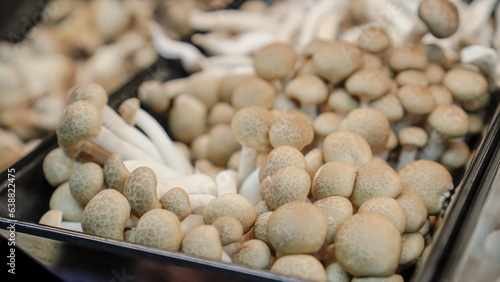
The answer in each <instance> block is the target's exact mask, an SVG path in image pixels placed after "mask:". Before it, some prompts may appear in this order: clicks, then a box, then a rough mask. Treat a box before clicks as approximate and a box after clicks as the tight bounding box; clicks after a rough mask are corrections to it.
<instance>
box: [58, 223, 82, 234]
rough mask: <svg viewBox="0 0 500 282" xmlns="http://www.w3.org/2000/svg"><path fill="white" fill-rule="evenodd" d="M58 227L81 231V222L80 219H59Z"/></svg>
mask: <svg viewBox="0 0 500 282" xmlns="http://www.w3.org/2000/svg"><path fill="white" fill-rule="evenodd" d="M58 227H61V228H64V229H68V230H71V231H76V232H83V231H82V223H81V222H80V221H61V224H60V226H58Z"/></svg>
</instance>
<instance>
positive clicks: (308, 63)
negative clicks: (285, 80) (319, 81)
mask: <svg viewBox="0 0 500 282" xmlns="http://www.w3.org/2000/svg"><path fill="white" fill-rule="evenodd" d="M303 75H316V72H315V71H314V63H313V60H312V59H311V58H307V59H305V60H304V61H303V62H302V64H301V65H300V67H299V69H298V70H297V71H296V72H295V76H296V77H299V76H303Z"/></svg>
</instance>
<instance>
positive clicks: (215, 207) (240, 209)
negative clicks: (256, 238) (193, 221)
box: [203, 194, 257, 233]
mask: <svg viewBox="0 0 500 282" xmlns="http://www.w3.org/2000/svg"><path fill="white" fill-rule="evenodd" d="M222 216H230V217H234V218H236V219H237V220H239V221H240V223H241V225H242V226H243V232H244V233H247V232H248V231H249V230H250V228H251V227H252V226H253V224H254V222H255V219H256V218H257V215H256V213H255V208H254V207H253V205H252V204H251V203H250V202H249V201H248V200H247V199H246V198H245V197H243V196H241V195H238V194H224V195H222V196H220V197H217V198H215V199H213V200H211V201H210V202H209V203H208V204H207V205H206V206H205V209H204V210H203V221H204V222H205V224H212V223H213V222H214V221H215V220H216V219H217V218H219V217H222Z"/></svg>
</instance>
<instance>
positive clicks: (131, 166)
mask: <svg viewBox="0 0 500 282" xmlns="http://www.w3.org/2000/svg"><path fill="white" fill-rule="evenodd" d="M123 164H124V165H125V167H126V168H127V170H128V171H134V170H135V169H136V168H139V167H141V166H147V167H149V168H150V169H152V170H153V171H154V172H155V174H156V175H157V177H161V178H177V177H181V176H182V175H181V174H180V173H178V172H177V171H175V170H173V169H172V168H170V167H168V166H165V165H162V164H159V163H157V162H148V161H144V160H126V161H123Z"/></svg>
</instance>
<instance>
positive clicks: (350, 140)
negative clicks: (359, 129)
mask: <svg viewBox="0 0 500 282" xmlns="http://www.w3.org/2000/svg"><path fill="white" fill-rule="evenodd" d="M323 157H324V159H325V162H331V161H344V162H348V163H350V164H352V165H354V166H356V167H360V166H361V165H363V164H365V163H368V162H369V161H371V159H372V157H373V155H372V150H371V148H370V145H369V144H368V142H366V140H365V139H364V138H363V137H361V136H360V135H359V134H357V133H354V132H349V131H337V132H334V133H331V134H330V135H328V136H326V138H325V141H324V143H323Z"/></svg>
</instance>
